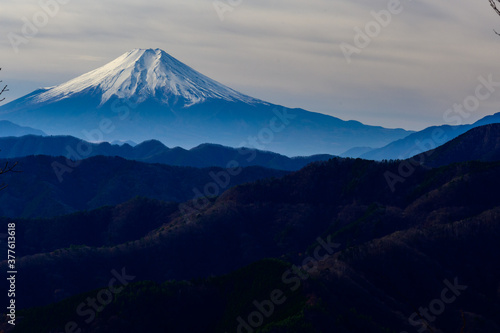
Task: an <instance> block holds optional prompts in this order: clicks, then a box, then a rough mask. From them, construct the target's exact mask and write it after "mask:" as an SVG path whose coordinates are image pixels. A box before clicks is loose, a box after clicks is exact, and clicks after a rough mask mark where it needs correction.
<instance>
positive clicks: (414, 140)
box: [360, 113, 500, 161]
mask: <svg viewBox="0 0 500 333" xmlns="http://www.w3.org/2000/svg"><path fill="white" fill-rule="evenodd" d="M493 123H500V113H496V114H494V115H491V116H486V117H484V118H483V119H480V120H478V121H477V122H475V123H474V124H471V125H460V126H450V125H442V126H432V127H428V128H426V129H424V130H422V131H419V132H416V133H413V134H410V135H408V136H407V137H405V138H403V139H400V140H397V141H395V142H391V143H390V144H388V145H387V146H385V147H382V148H378V149H374V150H372V151H369V152H367V153H364V154H361V155H360V157H361V158H364V159H368V160H377V161H381V160H384V159H406V158H410V157H412V156H414V155H417V154H420V153H423V152H426V151H428V150H431V149H434V148H436V147H439V146H441V145H442V144H444V143H446V142H448V141H450V140H453V139H454V138H456V137H458V136H459V135H462V134H464V133H465V132H467V131H468V130H470V129H472V128H475V127H478V126H482V125H487V124H493Z"/></svg>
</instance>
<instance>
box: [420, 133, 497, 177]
mask: <svg viewBox="0 0 500 333" xmlns="http://www.w3.org/2000/svg"><path fill="white" fill-rule="evenodd" d="M415 159H416V160H421V161H424V164H425V165H427V166H430V167H438V166H442V165H448V164H451V163H457V162H465V161H484V162H491V161H499V160H500V124H490V125H483V126H479V127H476V128H473V129H471V130H469V131H468V132H466V133H464V134H462V135H460V136H459V137H457V138H456V139H454V140H452V141H450V142H447V143H445V144H444V145H442V146H440V147H438V148H436V149H433V150H430V151H427V152H425V153H422V154H420V155H419V156H415Z"/></svg>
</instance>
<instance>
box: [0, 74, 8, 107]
mask: <svg viewBox="0 0 500 333" xmlns="http://www.w3.org/2000/svg"><path fill="white" fill-rule="evenodd" d="M1 70H2V69H1V68H0V71H1ZM1 82H2V81H0V83H1ZM6 91H9V89H7V85H5V86H4V87H3V89H2V91H0V95H2V94H3V93H4V92H6ZM4 100H5V98H2V99H0V102H3V101H4Z"/></svg>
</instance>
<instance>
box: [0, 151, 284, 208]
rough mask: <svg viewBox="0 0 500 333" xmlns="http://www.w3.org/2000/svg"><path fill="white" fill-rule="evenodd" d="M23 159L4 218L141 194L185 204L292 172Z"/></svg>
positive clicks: (7, 177)
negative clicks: (188, 201) (202, 196)
mask: <svg viewBox="0 0 500 333" xmlns="http://www.w3.org/2000/svg"><path fill="white" fill-rule="evenodd" d="M18 162H19V165H18V167H17V169H18V170H21V171H22V172H21V173H9V174H4V175H2V181H3V182H5V183H6V184H8V185H9V190H8V191H7V190H6V191H1V192H0V216H7V217H25V218H26V217H49V216H57V215H62V214H68V213H72V212H75V211H79V210H87V209H95V208H98V207H101V206H104V205H116V204H119V203H122V202H125V201H128V200H130V199H132V198H134V197H135V196H143V197H148V198H154V199H159V200H163V201H173V202H183V201H186V200H190V199H193V198H195V197H197V196H200V195H203V194H205V195H207V196H210V195H212V196H213V195H218V194H220V193H222V192H223V191H225V190H227V189H228V188H230V187H232V186H235V185H237V184H241V183H245V182H249V181H255V180H257V179H261V178H267V177H281V176H283V175H285V174H287V173H288V172H286V171H279V170H272V169H265V168H261V167H248V168H236V169H229V171H228V170H226V169H222V168H206V169H196V168H188V167H176V166H168V165H162V164H149V163H141V162H136V161H128V160H124V159H122V158H118V157H102V156H98V157H92V158H88V159H86V160H83V161H78V162H71V161H68V160H66V159H65V158H62V157H50V156H43V155H41V156H29V157H25V158H21V159H19V160H18ZM3 163H5V162H3Z"/></svg>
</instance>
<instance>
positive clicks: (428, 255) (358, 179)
mask: <svg viewBox="0 0 500 333" xmlns="http://www.w3.org/2000/svg"><path fill="white" fill-rule="evenodd" d="M499 137H500V125H499V124H493V125H488V126H482V127H478V128H476V129H473V130H471V131H469V132H467V133H465V134H463V135H461V136H459V137H458V138H456V139H454V140H452V141H451V142H449V143H447V144H446V145H444V146H442V147H440V148H438V149H436V150H435V151H429V152H426V153H425V154H426V155H425V156H426V157H427V158H428V161H429V164H428V165H418V164H416V163H415V161H416V160H415V159H412V160H406V161H386V162H375V161H367V160H362V159H342V158H333V159H330V160H329V161H324V162H315V163H312V164H310V165H309V166H306V167H305V168H303V169H301V170H300V171H298V172H294V173H292V174H289V175H285V176H283V177H279V178H275V179H261V180H258V181H256V182H252V183H248V184H242V185H239V186H236V187H233V188H231V189H229V190H227V191H225V192H224V193H222V194H221V195H220V196H218V197H212V198H210V199H209V200H208V201H205V204H204V205H203V206H200V205H198V204H197V201H196V200H194V201H188V202H186V203H184V204H182V205H177V204H168V203H162V202H160V201H156V200H152V199H143V198H136V199H133V200H131V201H129V202H126V203H123V204H120V205H118V206H115V207H103V208H100V209H97V210H90V211H83V212H78V213H74V214H72V215H66V216H62V217H53V218H48V219H4V222H5V223H16V225H17V226H18V238H19V244H20V250H19V251H20V256H21V257H20V258H19V259H18V265H19V269H22V271H23V275H22V276H20V277H19V281H18V286H19V288H20V289H21V288H22V289H23V290H24V292H23V293H22V294H20V295H19V297H18V302H19V305H20V306H21V307H30V306H36V305H47V304H49V303H52V302H56V303H55V304H51V305H47V306H45V307H42V308H35V309H27V310H24V311H23V312H22V318H21V319H20V320H19V325H18V326H17V327H16V332H31V333H34V332H50V331H61V330H64V327H65V325H66V324H67V323H68V322H75V325H78V327H81V328H82V329H85V330H86V331H88V332H101V331H106V332H111V331H120V332H136V331H144V330H148V331H169V332H185V331H186V330H189V331H196V332H225V331H227V332H229V331H233V332H234V331H236V332H238V331H239V332H246V331H250V330H254V329H255V330H254V331H258V330H260V331H261V332H272V333H280V332H297V333H298V332H311V333H312V332H326V331H336V332H337V331H338V332H358V331H369V332H380V333H382V332H402V331H408V332H410V331H411V330H417V331H418V330H419V329H422V330H423V329H428V330H430V331H434V332H460V331H461V330H462V331H468V332H497V331H498V329H500V322H499V321H498V316H497V315H496V314H497V310H498V309H500V294H499V293H498V290H499V287H500V285H499V284H498V281H500V269H499V266H498V263H497V260H496V257H495V256H496V253H498V251H499V250H500V248H499V246H498V244H499V243H498V242H497V241H496V240H497V238H498V236H499V235H500V228H499V225H498V221H499V220H500V219H499V216H500V215H499V214H500V212H499V210H498V203H499V202H500V197H499V195H498V193H499V192H498V191H497V190H496V189H497V188H498V187H499V186H500V179H499V177H498V174H499V172H500V164H499V163H500V161H499V160H498V156H500V153H498V151H497V150H498V149H499V147H500V145H499V144H498V142H499ZM419 160H420V161H422V160H423V159H419ZM431 162H432V163H431ZM450 163H451V164H450ZM93 166H95V169H93ZM402 166H405V169H404V170H405V171H407V172H406V173H405V174H404V181H402V182H400V184H398V187H397V190H396V192H394V191H391V188H390V186H389V184H388V183H387V178H386V177H385V175H386V174H387V172H391V173H392V174H399V175H400V177H403V175H401V170H402ZM408 166H411V167H412V172H411V173H409V172H408ZM81 167H82V171H83V170H86V171H85V172H82V173H81V174H79V175H75V176H76V179H92V178H94V177H95V175H94V174H95V173H96V172H99V171H98V170H99V168H101V165H100V164H98V163H95V162H94V161H93V159H89V162H88V164H87V165H86V166H83V165H82V166H81ZM141 168H142V167H140V168H139V169H137V170H140V169H141ZM132 173H134V171H132ZM339 175H341V176H339ZM183 206H184V207H188V208H189V209H182V207H183ZM139 221H141V223H138V222H139ZM317 249H321V251H322V252H318V250H317ZM318 253H320V254H321V255H320V256H318ZM265 258H276V259H274V260H268V259H265ZM5 265H6V262H3V263H2V264H1V265H0V267H2V269H6V268H5V267H4V266H5ZM113 270H115V271H120V272H122V274H124V273H123V272H125V273H126V275H125V276H127V277H129V278H130V279H132V277H133V282H132V280H131V281H129V282H130V284H129V285H128V286H127V288H125V289H124V290H123V292H121V293H120V294H117V295H116V296H115V297H116V299H114V301H113V302H112V303H111V304H109V305H107V306H106V307H104V310H103V311H102V313H100V314H99V316H97V317H96V318H95V320H93V321H91V322H90V324H89V323H87V322H86V321H85V318H86V317H82V316H79V315H78V312H76V309H77V308H79V306H80V307H81V305H80V304H82V302H84V301H85V300H86V299H89V298H90V299H92V298H95V297H96V296H95V295H99V293H100V292H101V290H105V289H99V288H105V287H106V283H107V281H108V280H109V279H110V278H111V277H112V275H110V274H111V273H110V272H113ZM173 280H177V281H173ZM180 280H186V281H180ZM445 288H447V289H446V291H443V290H445ZM450 288H451V289H450ZM276 290H278V291H281V292H282V294H280V295H281V296H280V297H278V298H276V296H270V295H276V292H275V291H276ZM450 292H451V293H453V294H450ZM79 293H83V294H79ZM443 294H446V295H445V296H446V297H447V298H446V299H447V300H450V299H451V298H450V297H451V296H454V297H453V301H449V302H448V303H446V306H445V310H442V309H441V308H439V309H441V310H439V311H437V310H433V312H423V311H424V309H429V307H430V308H431V309H436V308H434V306H436V304H437V303H436V302H437V301H435V300H436V299H438V300H439V299H441V298H442V297H443V296H442V295H443ZM70 296H71V297H70ZM273 299H275V300H276V299H277V300H279V301H278V303H279V304H278V303H276V304H275V305H274V307H273V311H272V313H271V314H269V316H264V315H263V317H262V318H263V319H262V322H260V321H259V323H260V325H255V323H256V321H252V317H251V315H252V313H254V312H255V311H267V312H265V313H269V311H270V306H269V303H267V301H268V300H273ZM283 299H285V300H286V301H283V302H281V300H283ZM59 301H60V302H59ZM84 304H85V303H84ZM256 304H257V305H256ZM262 304H265V305H262ZM443 304H445V303H443ZM262 306H265V307H264V308H263V307H262ZM258 309H260V310H258ZM266 309H267V310H266ZM419 309H420V310H419ZM427 311H429V310H427ZM424 313H428V314H430V315H429V316H427V315H424ZM437 313H439V315H437ZM419 314H420V316H419ZM134 316H139V317H140V318H141V320H140V321H138V320H135V319H134V318H135V317H134ZM249 323H252V325H253V326H247V325H250V324H249ZM243 327H246V331H245V328H243ZM248 327H250V328H248Z"/></svg>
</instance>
